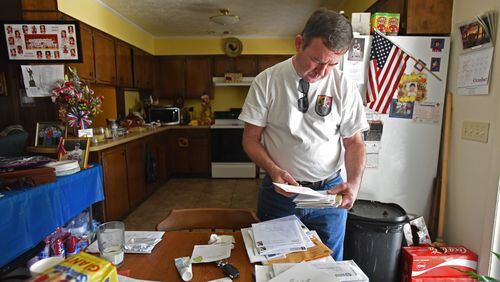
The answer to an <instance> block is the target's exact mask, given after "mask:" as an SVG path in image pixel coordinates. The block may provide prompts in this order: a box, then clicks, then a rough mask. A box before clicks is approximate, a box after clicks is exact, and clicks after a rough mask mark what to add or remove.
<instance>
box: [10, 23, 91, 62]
mask: <svg viewBox="0 0 500 282" xmlns="http://www.w3.org/2000/svg"><path fill="white" fill-rule="evenodd" d="M3 29H4V36H5V45H6V47H7V48H6V50H8V52H7V55H8V58H9V60H19V61H67V62H81V60H82V58H81V57H82V55H81V48H80V34H79V28H78V22H74V21H71V22H64V23H61V22H32V21H25V22H17V23H4V24H3Z"/></svg>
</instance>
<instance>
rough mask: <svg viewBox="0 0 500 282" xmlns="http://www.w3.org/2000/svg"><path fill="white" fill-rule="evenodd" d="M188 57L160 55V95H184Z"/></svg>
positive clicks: (173, 96)
mask: <svg viewBox="0 0 500 282" xmlns="http://www.w3.org/2000/svg"><path fill="white" fill-rule="evenodd" d="M185 68H186V58H185V57H184V56H162V57H159V75H158V85H159V87H160V91H159V95H158V96H159V97H161V98H175V97H178V96H184V90H185V81H186V80H185Z"/></svg>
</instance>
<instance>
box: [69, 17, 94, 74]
mask: <svg viewBox="0 0 500 282" xmlns="http://www.w3.org/2000/svg"><path fill="white" fill-rule="evenodd" d="M80 41H81V47H82V49H81V53H82V62H81V63H74V64H68V65H69V66H70V67H72V68H76V69H77V73H78V76H79V77H80V79H82V80H84V81H86V82H90V83H92V82H95V76H94V43H93V35H92V28H91V27H90V26H88V25H85V24H82V23H80Z"/></svg>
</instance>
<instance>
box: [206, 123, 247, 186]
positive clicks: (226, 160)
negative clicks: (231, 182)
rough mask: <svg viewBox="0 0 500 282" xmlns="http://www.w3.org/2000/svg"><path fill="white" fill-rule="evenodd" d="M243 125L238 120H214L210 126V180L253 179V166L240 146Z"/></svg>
mask: <svg viewBox="0 0 500 282" xmlns="http://www.w3.org/2000/svg"><path fill="white" fill-rule="evenodd" d="M244 127H245V123H244V122H243V121H241V120H238V119H215V123H214V124H213V125H212V126H210V133H211V139H212V142H211V143H212V178H255V177H256V175H257V169H256V166H255V164H254V163H253V162H252V161H251V160H250V159H249V158H248V156H247V155H246V153H245V152H244V151H243V146H242V144H241V142H242V138H243V129H244Z"/></svg>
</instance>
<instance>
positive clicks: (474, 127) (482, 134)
mask: <svg viewBox="0 0 500 282" xmlns="http://www.w3.org/2000/svg"><path fill="white" fill-rule="evenodd" d="M489 130H490V123H489V122H478V121H464V123H463V125H462V139H465V140H471V141H477V142H482V143H488V133H489Z"/></svg>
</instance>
